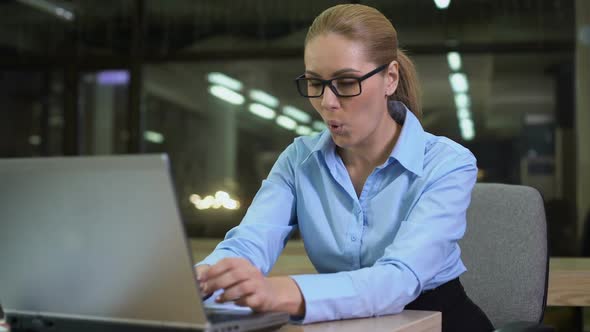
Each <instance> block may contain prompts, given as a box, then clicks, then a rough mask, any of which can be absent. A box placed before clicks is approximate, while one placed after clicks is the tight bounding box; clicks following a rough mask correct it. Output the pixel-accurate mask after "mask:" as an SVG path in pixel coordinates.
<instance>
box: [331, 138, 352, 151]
mask: <svg viewBox="0 0 590 332" xmlns="http://www.w3.org/2000/svg"><path fill="white" fill-rule="evenodd" d="M332 140H333V141H334V144H336V146H337V147H339V148H341V149H348V148H350V147H353V146H354V145H355V142H354V140H353V139H352V137H350V136H348V135H347V136H342V135H332Z"/></svg>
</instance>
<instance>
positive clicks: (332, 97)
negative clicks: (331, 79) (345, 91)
mask: <svg viewBox="0 0 590 332" xmlns="http://www.w3.org/2000/svg"><path fill="white" fill-rule="evenodd" d="M339 104H340V101H339V100H338V96H336V94H335V93H334V91H332V89H330V86H326V87H325V88H324V94H323V95H322V104H321V105H322V108H323V109H333V108H336V107H338V105H339Z"/></svg>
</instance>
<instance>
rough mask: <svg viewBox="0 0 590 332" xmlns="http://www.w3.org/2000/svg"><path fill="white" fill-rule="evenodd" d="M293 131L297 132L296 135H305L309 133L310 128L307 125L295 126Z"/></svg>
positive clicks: (310, 131)
mask: <svg viewBox="0 0 590 332" xmlns="http://www.w3.org/2000/svg"><path fill="white" fill-rule="evenodd" d="M295 132H296V133H297V135H302V136H306V135H311V133H312V130H311V128H309V127H308V126H297V129H295Z"/></svg>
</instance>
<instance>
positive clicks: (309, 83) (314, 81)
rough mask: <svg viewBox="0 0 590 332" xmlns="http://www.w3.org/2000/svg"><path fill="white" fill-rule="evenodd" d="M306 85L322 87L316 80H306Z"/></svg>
mask: <svg viewBox="0 0 590 332" xmlns="http://www.w3.org/2000/svg"><path fill="white" fill-rule="evenodd" d="M307 85H309V86H311V87H314V88H316V87H320V86H322V82H321V81H318V80H308V81H307Z"/></svg>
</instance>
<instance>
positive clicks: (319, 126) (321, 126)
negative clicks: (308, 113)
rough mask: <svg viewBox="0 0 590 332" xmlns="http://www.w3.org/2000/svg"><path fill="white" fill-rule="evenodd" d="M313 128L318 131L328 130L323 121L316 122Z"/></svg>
mask: <svg viewBox="0 0 590 332" xmlns="http://www.w3.org/2000/svg"><path fill="white" fill-rule="evenodd" d="M312 127H313V129H315V130H317V131H322V130H324V129H326V124H325V123H323V122H322V121H314V122H313V125H312Z"/></svg>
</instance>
